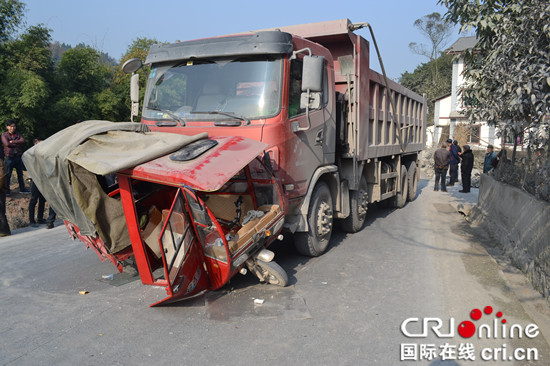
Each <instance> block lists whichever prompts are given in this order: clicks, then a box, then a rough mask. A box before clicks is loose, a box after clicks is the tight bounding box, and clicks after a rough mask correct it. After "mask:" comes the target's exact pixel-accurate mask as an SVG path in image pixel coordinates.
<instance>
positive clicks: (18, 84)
mask: <svg viewBox="0 0 550 366" xmlns="http://www.w3.org/2000/svg"><path fill="white" fill-rule="evenodd" d="M18 4H19V5H20V6H19V7H18ZM7 5H10V6H11V8H10V9H11V10H10V11H11V13H9V14H8V13H7V12H6V11H5V9H6V7H7ZM23 9H24V5H23V4H22V3H19V2H17V1H6V0H0V12H1V13H0V38H1V39H2V40H3V42H2V43H0V82H1V85H2V88H0V123H1V124H0V126H1V129H2V130H4V128H5V127H4V122H5V121H6V120H7V119H8V118H14V119H16V121H17V122H18V131H19V132H21V133H22V134H23V136H24V137H25V140H26V141H27V142H28V146H29V147H30V141H32V140H33V139H34V138H36V137H38V138H47V137H48V136H50V135H52V134H54V133H55V132H57V131H59V130H61V129H63V128H65V127H67V126H70V125H72V124H74V123H76V122H78V121H82V120H88V119H104V120H111V121H122V120H128V119H129V116H130V100H129V93H130V90H129V76H128V75H125V74H123V73H122V71H121V70H120V67H118V65H114V64H115V63H116V62H115V60H114V59H112V58H111V57H110V56H109V55H107V54H105V53H102V52H99V51H97V50H95V49H93V48H91V47H89V46H87V45H83V44H80V45H77V46H76V47H74V48H72V47H71V46H69V45H66V44H59V42H55V43H52V42H51V35H50V33H51V30H49V29H47V28H46V27H44V26H43V25H36V26H31V27H29V28H27V29H25V30H24V31H23V32H22V33H20V34H19V35H18V36H17V37H15V38H14V37H13V36H12V35H13V32H14V31H15V30H16V29H17V26H19V25H20V24H21V22H22V19H23V18H22V14H23V13H22V11H23ZM8 15H9V16H8ZM2 37H3V38H2ZM154 43H156V41H154V40H150V39H146V38H140V39H137V40H136V41H134V42H133V43H132V44H131V45H130V46H129V48H128V51H127V53H126V55H124V56H123V61H124V60H126V59H128V58H131V57H139V58H141V59H142V60H144V59H145V57H146V55H147V52H148V50H149V47H150V45H151V44H154ZM139 73H140V79H141V80H140V81H141V84H142V86H143V87H142V93H143V92H144V89H145V88H144V85H145V81H146V77H147V75H148V73H149V70H148V68H144V69H142V70H140V71H139Z"/></svg>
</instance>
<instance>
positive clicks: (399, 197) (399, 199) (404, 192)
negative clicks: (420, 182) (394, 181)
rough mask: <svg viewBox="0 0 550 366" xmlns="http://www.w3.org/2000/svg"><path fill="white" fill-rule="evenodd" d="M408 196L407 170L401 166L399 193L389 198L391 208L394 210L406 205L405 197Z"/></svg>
mask: <svg viewBox="0 0 550 366" xmlns="http://www.w3.org/2000/svg"><path fill="white" fill-rule="evenodd" d="M408 194H409V180H408V174H407V168H406V167H405V165H401V192H398V193H397V194H396V195H395V197H392V198H391V203H392V206H393V207H395V208H402V207H403V206H405V204H406V203H407V197H408Z"/></svg>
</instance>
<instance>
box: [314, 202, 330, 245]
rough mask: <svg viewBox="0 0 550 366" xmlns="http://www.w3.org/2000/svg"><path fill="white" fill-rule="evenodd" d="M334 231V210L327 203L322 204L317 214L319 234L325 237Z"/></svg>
mask: <svg viewBox="0 0 550 366" xmlns="http://www.w3.org/2000/svg"><path fill="white" fill-rule="evenodd" d="M331 230H332V209H331V208H330V205H329V204H328V203H326V202H321V205H320V206H319V211H318V214H317V233H318V234H319V236H321V237H322V236H325V235H327V234H328V233H330V232H331Z"/></svg>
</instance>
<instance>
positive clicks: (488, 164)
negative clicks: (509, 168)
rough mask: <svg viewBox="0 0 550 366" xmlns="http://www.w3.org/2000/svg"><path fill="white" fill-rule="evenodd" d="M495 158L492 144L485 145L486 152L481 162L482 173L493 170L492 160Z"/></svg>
mask: <svg viewBox="0 0 550 366" xmlns="http://www.w3.org/2000/svg"><path fill="white" fill-rule="evenodd" d="M496 158H497V154H496V153H495V152H494V151H493V145H487V153H486V154H485V161H484V162H483V173H485V174H487V173H489V172H490V171H491V170H493V169H494V168H493V162H494V160H495V159H496Z"/></svg>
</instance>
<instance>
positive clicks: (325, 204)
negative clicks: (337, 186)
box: [294, 182, 333, 257]
mask: <svg viewBox="0 0 550 366" xmlns="http://www.w3.org/2000/svg"><path fill="white" fill-rule="evenodd" d="M332 218H333V212H332V196H331V194H330V189H329V188H328V186H327V184H326V183H325V182H319V183H317V186H316V187H315V190H314V191H313V195H312V196H311V201H310V203H309V210H308V214H307V222H308V226H309V227H308V231H307V232H304V233H295V234H294V246H295V247H296V250H298V252H299V253H300V254H302V255H306V256H308V257H318V256H320V255H321V254H323V253H324V252H325V250H326V249H327V246H328V243H329V241H330V236H331V234H332Z"/></svg>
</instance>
